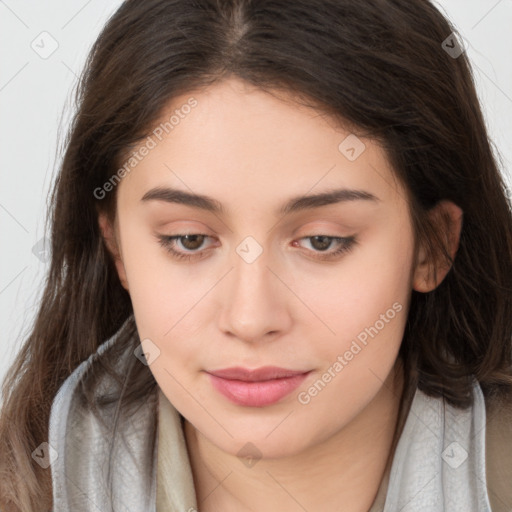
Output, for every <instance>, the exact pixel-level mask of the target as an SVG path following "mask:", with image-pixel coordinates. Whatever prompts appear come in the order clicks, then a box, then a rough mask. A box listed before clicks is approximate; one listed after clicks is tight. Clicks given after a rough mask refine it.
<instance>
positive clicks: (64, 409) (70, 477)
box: [49, 315, 512, 512]
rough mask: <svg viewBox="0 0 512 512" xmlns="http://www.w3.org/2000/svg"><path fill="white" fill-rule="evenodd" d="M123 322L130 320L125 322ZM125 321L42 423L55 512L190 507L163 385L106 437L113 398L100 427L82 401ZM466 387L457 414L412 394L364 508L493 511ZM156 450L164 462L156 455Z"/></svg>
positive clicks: (475, 409)
mask: <svg viewBox="0 0 512 512" xmlns="http://www.w3.org/2000/svg"><path fill="white" fill-rule="evenodd" d="M132 316H133V315H132ZM128 321H133V318H132V317H131V318H129V319H127V320H126V322H125V324H124V326H126V324H127V322H128ZM124 326H123V327H124ZM123 327H121V329H120V330H119V331H118V332H117V333H116V334H115V335H114V336H112V337H111V338H110V339H109V340H107V341H106V342H104V343H103V344H102V345H101V346H100V347H99V348H98V350H97V352H96V353H94V354H92V355H91V356H90V357H89V358H88V359H87V360H86V361H84V362H83V363H82V364H80V365H79V366H78V367H77V368H76V370H75V371H74V372H73V373H72V374H71V375H70V376H69V377H68V378H67V379H66V381H65V382H64V383H63V385H62V386H61V388H60V390H59V392H58V393H57V395H56V397H55V399H54V403H53V405H52V410H51V416H50V429H49V445H50V447H51V450H52V453H53V461H52V464H51V471H52V479H53V502H54V503H53V512H107V511H108V512H114V511H115V512H164V511H166V512H167V511H169V512H195V511H197V510H198V506H197V502H196V494H195V491H194V483H193V478H192V471H191V466H190V460H189V458H188V454H187V448H186V442H185V437H184V433H183V428H182V418H181V416H180V414H179V413H178V411H177V410H176V409H175V408H174V407H173V406H172V404H171V403H170V402H169V401H168V400H167V399H166V398H165V395H163V393H162V392H161V390H159V389H158V388H157V389H156V390H155V392H154V393H152V394H151V396H149V397H146V398H145V399H144V400H143V401H141V403H140V404H138V407H137V409H136V410H135V411H134V412H133V414H132V415H131V416H130V420H129V421H123V422H121V423H119V424H118V425H117V427H118V432H119V434H120V435H116V436H114V438H112V436H111V435H110V434H109V433H110V431H111V428H112V426H113V424H114V422H115V418H116V414H115V413H116V407H115V404H114V405H109V406H105V407H104V408H103V409H102V410H101V416H102V418H103V420H104V424H103V423H102V422H101V421H99V420H98V418H97V417H96V416H95V415H94V414H93V413H92V412H91V411H90V410H89V408H88V407H87V405H86V403H85V401H84V400H82V399H81V397H82V391H81V388H80V384H81V381H82V379H83V378H84V376H85V375H86V373H87V372H88V371H89V370H90V369H91V368H93V367H94V366H96V365H98V364H99V361H100V359H101V358H102V357H107V356H106V349H107V348H108V347H110V346H111V345H113V344H115V343H116V341H117V339H118V337H119V336H118V335H119V333H120V331H121V330H122V329H123ZM130 357H135V356H134V353H133V346H132V345H130V346H129V348H127V349H126V350H125V351H124V355H123V357H122V358H120V359H119V360H118V361H116V362H115V364H117V365H119V366H118V367H119V368H121V369H122V368H125V366H123V365H126V364H127V361H128V358H130ZM102 378H103V381H102V382H101V386H100V387H99V388H98V389H99V390H101V393H107V394H108V390H109V389H110V387H111V386H112V382H111V380H110V377H106V376H104V377H102ZM473 393H474V404H473V405H472V406H471V407H470V408H469V409H466V410H459V409H456V408H454V407H452V406H451V405H449V404H447V403H446V402H445V401H444V400H443V399H442V398H431V397H429V396H427V395H426V394H424V393H423V392H422V391H421V390H419V389H417V390H416V392H415V395H414V398H413V401H412V403H411V406H410V410H409V413H408V415H407V419H406V422H405V424H404V428H403V431H402V434H401V436H400V439H399V442H398V444H397V447H396V450H395V453H394V456H393V459H392V463H391V465H390V470H389V471H388V474H387V475H386V477H385V478H384V479H383V482H382V483H381V487H380V489H379V493H378V495H377V497H376V499H375V502H374V504H373V507H372V508H371V510H370V512H398V511H400V512H442V511H446V512H496V510H498V509H497V508H496V509H495V508H493V509H491V504H490V501H489V494H488V489H487V475H486V464H485V448H486V446H485V440H486V408H485V402H484V396H483V393H482V390H481V388H480V385H479V384H478V382H477V381H476V380H475V381H474V385H473ZM161 450H165V453H166V455H167V456H166V457H165V459H166V460H165V461H163V460H159V457H158V453H159V451H161ZM110 463H111V464H110ZM507 467H509V466H507ZM109 469H110V473H109ZM157 476H158V481H159V484H158V486H157ZM161 481H162V483H160V482H161ZM164 481H165V484H164V483H163V482H164ZM509 482H510V484H509V485H508V487H511V486H512V480H510V481H509ZM508 506H510V503H509V504H508ZM340 510H342V507H341V504H340ZM500 510H501V509H500ZM502 510H511V509H510V508H503V509H502ZM199 512H200V511H199ZM257 512H260V511H257ZM261 512H269V511H261ZM308 512H317V511H308Z"/></svg>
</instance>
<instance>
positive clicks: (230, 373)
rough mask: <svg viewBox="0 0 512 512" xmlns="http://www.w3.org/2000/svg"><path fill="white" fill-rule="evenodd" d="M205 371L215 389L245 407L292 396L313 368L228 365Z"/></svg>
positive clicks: (267, 403)
mask: <svg viewBox="0 0 512 512" xmlns="http://www.w3.org/2000/svg"><path fill="white" fill-rule="evenodd" d="M206 373H207V374H208V375H209V378H210V382H211V383H212V386H213V388H214V389H215V390H216V391H218V392H219V393H221V394H222V395H223V396H224V397H226V398H227V399H228V400H230V401H231V402H233V403H235V404H237V405H243V406H246V407H265V406H267V405H271V404H273V403H276V402H278V401H280V400H281V399H283V398H284V397H285V396H287V395H289V394H290V393H291V392H292V391H293V390H294V389H296V388H297V387H298V386H299V385H300V384H301V383H302V382H303V381H304V379H305V378H306V377H307V375H309V373H311V370H309V371H304V370H289V369H286V368H279V367H276V366H265V367H261V368H256V369H254V370H250V369H246V368H241V367H235V368H225V369H222V370H214V371H210V372H206Z"/></svg>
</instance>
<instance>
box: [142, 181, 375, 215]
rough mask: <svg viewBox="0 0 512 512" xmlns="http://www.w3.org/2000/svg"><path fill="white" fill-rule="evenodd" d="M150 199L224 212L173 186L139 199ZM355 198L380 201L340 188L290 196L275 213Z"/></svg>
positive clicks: (212, 202) (211, 201) (217, 204)
mask: <svg viewBox="0 0 512 512" xmlns="http://www.w3.org/2000/svg"><path fill="white" fill-rule="evenodd" d="M152 200H155V201H164V202H167V203H177V204H184V205H186V206H190V207H192V208H198V209H201V210H205V211H208V212H212V213H216V214H220V215H222V214H224V213H225V209H224V207H223V205H222V203H220V202H219V201H217V200H216V199H214V198H212V197H209V196H205V195H201V194H193V193H190V192H186V191H184V190H179V189H175V188H169V187H155V188H152V189H150V190H148V191H147V192H146V193H145V194H144V196H143V197H142V199H141V201H143V202H145V201H152ZM357 200H363V201H371V202H379V201H380V199H379V198H378V197H377V196H375V195H374V194H371V193H370V192H367V191H365V190H357V189H347V188H342V189H335V190H329V191H327V192H321V193H318V194H312V195H307V196H297V197H292V198H291V199H289V200H288V201H287V202H286V203H285V204H284V205H282V206H281V208H279V210H278V211H277V213H278V214H281V215H286V214H288V213H295V212H298V211H302V210H309V209H313V208H320V207H321V206H327V205H331V204H336V203H342V202H347V201H357Z"/></svg>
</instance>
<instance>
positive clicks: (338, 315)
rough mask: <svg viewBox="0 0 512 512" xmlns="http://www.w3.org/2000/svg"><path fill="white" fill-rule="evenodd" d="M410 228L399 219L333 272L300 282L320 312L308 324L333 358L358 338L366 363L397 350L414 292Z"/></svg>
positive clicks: (303, 293) (300, 291)
mask: <svg viewBox="0 0 512 512" xmlns="http://www.w3.org/2000/svg"><path fill="white" fill-rule="evenodd" d="M408 229H410V228H409V227H408V226H402V227H401V228H400V226H399V224H397V225H396V227H395V228H394V229H388V230H385V231H384V230H381V232H380V233H379V234H374V235H372V236H371V237H369V238H368V240H367V241H363V242H361V244H360V245H359V246H358V249H357V250H356V251H355V252H354V253H353V254H350V255H349V256H348V257H347V258H346V259H345V260H342V261H341V263H340V264H339V266H337V267H333V270H332V271H330V273H325V274H324V275H316V276H315V277H314V278H311V277H309V278H308V282H307V286H304V284H301V281H300V280H297V281H296V283H297V290H298V291H297V295H299V296H300V297H303V298H304V302H305V303H307V304H308V305H310V308H311V310H312V311H314V312H315V316H316V318H314V319H313V317H311V318H310V316H309V315H308V316H307V321H304V323H303V328H304V329H305V330H306V331H309V337H314V338H315V339H316V340H318V344H317V345H316V347H317V350H319V351H320V350H321V351H322V353H323V354H324V356H327V360H328V361H334V360H335V359H336V357H337V355H339V354H343V353H345V351H347V350H351V347H352V351H353V352H357V351H358V348H357V346H353V345H352V344H353V342H354V341H356V342H357V343H358V344H359V345H360V347H361V350H360V352H357V357H354V359H358V360H359V361H361V362H363V361H364V364H366V365H368V364H370V363H371V361H372V360H374V359H378V358H380V357H388V354H389V353H390V351H391V352H395V351H396V350H398V348H399V345H400V343H401V340H402V337H403V331H404V327H405V323H406V319H407V311H408V306H409V298H410V293H411V281H410V270H411V265H412V255H413V245H412V242H411V241H412V238H411V237H412V233H411V232H408V231H407V230H408ZM325 276H328V279H326V277H325ZM319 319H320V320H321V322H319ZM321 332H322V333H323V334H322V335H320V336H319V333H321ZM370 347H371V348H370ZM363 353H364V356H363ZM361 356H363V357H361ZM348 357H351V355H350V354H348ZM323 359H324V360H325V357H324V358H323Z"/></svg>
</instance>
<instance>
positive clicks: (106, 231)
mask: <svg viewBox="0 0 512 512" xmlns="http://www.w3.org/2000/svg"><path fill="white" fill-rule="evenodd" d="M98 224H99V226H100V231H101V235H102V237H103V240H104V242H105V245H106V246H107V250H108V252H109V253H110V254H111V255H112V258H113V259H114V263H115V265H116V269H117V274H118V276H119V280H120V281H121V284H122V286H123V288H125V289H126V290H128V279H127V278H126V270H125V268H124V263H123V257H122V254H121V250H120V244H119V243H118V236H117V234H116V230H115V227H114V226H112V223H111V222H110V220H109V219H108V217H107V214H106V213H104V212H101V213H99V214H98Z"/></svg>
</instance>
